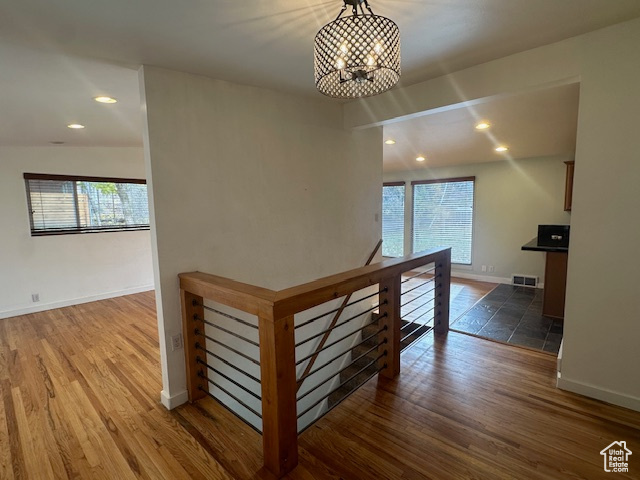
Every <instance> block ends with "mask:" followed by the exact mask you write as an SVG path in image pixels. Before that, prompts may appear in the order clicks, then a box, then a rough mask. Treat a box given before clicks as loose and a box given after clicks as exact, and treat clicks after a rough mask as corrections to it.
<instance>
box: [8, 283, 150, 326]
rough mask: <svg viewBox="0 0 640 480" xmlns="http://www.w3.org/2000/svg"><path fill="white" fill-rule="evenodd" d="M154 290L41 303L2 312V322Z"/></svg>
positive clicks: (135, 290)
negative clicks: (19, 316) (11, 318)
mask: <svg viewBox="0 0 640 480" xmlns="http://www.w3.org/2000/svg"><path fill="white" fill-rule="evenodd" d="M153 289H154V286H153V285H142V286H141V287H133V288H126V289H124V290H118V291H115V292H108V293H100V294H98V295H90V296H88V297H80V298H72V299H69V300H61V301H59V302H49V303H40V304H38V305H34V306H32V307H25V308H18V309H15V310H5V311H3V312H0V320H1V319H3V318H10V317H17V316H18V315H26V314H28V313H37V312H45V311H47V310H53V309H55V308H63V307H70V306H72V305H80V304H82V303H89V302H96V301H98V300H106V299H108V298H115V297H122V296H124V295H132V294H134V293H141V292H148V291H150V290H153Z"/></svg>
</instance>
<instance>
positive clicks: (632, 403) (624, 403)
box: [557, 373, 640, 412]
mask: <svg viewBox="0 0 640 480" xmlns="http://www.w3.org/2000/svg"><path fill="white" fill-rule="evenodd" d="M557 386H558V388H559V389H561V390H566V391H568V392H573V393H578V394H580V395H584V396H585V397H590V398H595V399H596V400H602V401H603V402H607V403H611V404H613V405H618V406H620V407H625V408H630V409H631V410H635V411H637V412H640V398H636V397H631V396H629V395H625V394H622V393H619V392H614V391H612V390H607V389H604V388H600V387H596V386H595V385H589V384H587V383H582V382H577V381H575V380H570V379H568V378H564V377H563V376H562V375H561V374H560V373H558V383H557Z"/></svg>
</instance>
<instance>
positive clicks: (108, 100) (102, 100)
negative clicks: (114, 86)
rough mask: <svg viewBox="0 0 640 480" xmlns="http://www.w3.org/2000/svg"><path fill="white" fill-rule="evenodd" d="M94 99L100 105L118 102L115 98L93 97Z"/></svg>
mask: <svg viewBox="0 0 640 480" xmlns="http://www.w3.org/2000/svg"><path fill="white" fill-rule="evenodd" d="M93 99H94V100H95V101H96V102H99V103H116V102H117V101H118V100H116V99H115V98H112V97H105V96H100V97H93Z"/></svg>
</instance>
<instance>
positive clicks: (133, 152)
mask: <svg viewBox="0 0 640 480" xmlns="http://www.w3.org/2000/svg"><path fill="white" fill-rule="evenodd" d="M25 172H29V173H52V174H66V175H88V176H106V177H121V178H144V176H145V172H144V157H143V152H142V149H141V148H103V147H93V148H89V147H73V148H72V147H3V148H0V218H1V219H2V228H0V318H4V317H11V316H15V315H20V314H23V313H29V312H35V311H41V310H48V309H51V308H58V307H61V306H66V305H74V304H78V303H83V302H88V301H93V300H98V299H100V298H108V297H112V296H118V295H125V294H127V293H134V292H139V291H143V290H150V289H152V288H153V274H152V266H151V243H150V235H149V231H137V232H109V233H91V234H82V235H53V236H42V237H32V236H31V232H30V227H29V216H28V209H27V195H26V190H25V184H24V179H23V173H25ZM32 293H39V294H40V301H39V302H37V303H34V302H32V300H31V294H32Z"/></svg>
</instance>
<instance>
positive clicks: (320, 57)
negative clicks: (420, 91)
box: [313, 0, 400, 99]
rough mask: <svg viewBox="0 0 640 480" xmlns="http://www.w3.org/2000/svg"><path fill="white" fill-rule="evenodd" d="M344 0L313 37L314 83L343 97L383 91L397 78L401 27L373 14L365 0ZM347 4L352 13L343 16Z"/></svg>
mask: <svg viewBox="0 0 640 480" xmlns="http://www.w3.org/2000/svg"><path fill="white" fill-rule="evenodd" d="M343 1H344V5H343V7H342V10H340V13H339V14H338V16H337V17H336V19H335V20H334V21H333V22H331V23H329V24H327V25H325V26H324V27H322V28H321V29H320V31H319V32H318V33H317V35H316V38H315V42H314V55H313V57H314V70H315V81H316V87H317V88H318V90H319V91H320V92H321V93H323V94H324V95H327V96H329V97H334V98H345V99H347V98H360V97H370V96H372V95H378V94H379V93H382V92H386V91H387V90H389V89H390V88H391V87H393V86H394V85H395V84H396V83H398V80H399V79H400V29H399V28H398V26H397V25H396V24H395V23H394V22H393V21H392V20H389V19H388V18H386V17H381V16H379V15H374V13H373V11H372V10H371V7H370V6H369V2H368V0H343ZM349 6H351V7H352V10H353V15H350V16H346V17H343V16H342V14H343V13H344V12H345V11H346V10H347V8H349ZM358 7H359V8H360V11H358ZM365 7H366V9H367V11H368V13H365Z"/></svg>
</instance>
